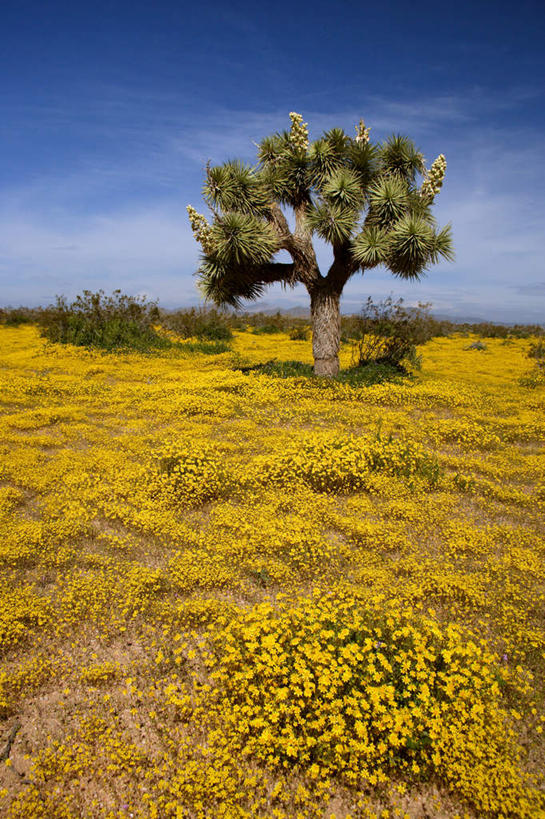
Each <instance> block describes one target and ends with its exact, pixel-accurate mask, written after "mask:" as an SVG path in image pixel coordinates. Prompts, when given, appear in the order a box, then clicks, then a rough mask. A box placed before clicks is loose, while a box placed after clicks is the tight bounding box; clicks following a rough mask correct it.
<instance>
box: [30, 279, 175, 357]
mask: <svg viewBox="0 0 545 819" xmlns="http://www.w3.org/2000/svg"><path fill="white" fill-rule="evenodd" d="M159 318H160V316H159V308H158V307H157V304H156V303H155V302H150V301H147V300H146V299H145V298H144V297H140V296H127V295H125V294H123V293H122V292H121V291H120V290H114V292H113V293H112V295H111V296H106V295H105V293H104V291H103V290H99V291H98V293H92V292H91V291H90V290H84V291H83V293H82V295H79V296H77V297H76V299H75V301H73V302H72V303H71V304H68V303H67V301H66V299H65V298H64V297H63V296H57V300H56V303H55V304H54V305H52V306H50V307H48V308H47V309H46V310H43V311H42V312H41V313H40V314H39V317H38V321H39V323H40V325H41V332H42V335H43V336H45V338H47V339H48V340H49V341H52V342H56V343H60V344H75V345H76V346H79V347H90V348H99V349H103V350H138V351H139V352H146V351H149V350H152V349H160V348H168V347H172V342H171V341H170V340H169V339H168V338H166V337H165V336H162V335H160V334H159V333H158V332H157V331H156V329H155V327H154V325H155V324H157V323H158V322H159Z"/></svg>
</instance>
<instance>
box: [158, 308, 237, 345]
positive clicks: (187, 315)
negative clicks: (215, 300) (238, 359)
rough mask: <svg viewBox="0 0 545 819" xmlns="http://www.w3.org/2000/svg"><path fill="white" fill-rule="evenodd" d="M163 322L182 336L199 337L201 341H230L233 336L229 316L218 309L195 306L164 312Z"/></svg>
mask: <svg viewBox="0 0 545 819" xmlns="http://www.w3.org/2000/svg"><path fill="white" fill-rule="evenodd" d="M161 323H162V324H163V326H164V327H167V328H168V329H169V330H172V331H173V332H174V333H176V334H177V335H179V336H181V337H182V338H198V339H199V340H201V341H229V340H230V339H231V338H233V331H232V329H231V327H230V326H229V317H228V316H227V314H225V313H221V312H220V311H218V310H213V309H210V310H206V309H203V308H198V309H195V307H192V308H191V309H190V310H176V311H175V312H172V313H163V314H162V316H161Z"/></svg>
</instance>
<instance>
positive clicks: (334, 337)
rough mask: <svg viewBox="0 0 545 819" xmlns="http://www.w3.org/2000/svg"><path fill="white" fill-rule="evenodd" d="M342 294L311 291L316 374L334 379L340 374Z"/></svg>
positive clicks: (322, 288)
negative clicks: (340, 305)
mask: <svg viewBox="0 0 545 819" xmlns="http://www.w3.org/2000/svg"><path fill="white" fill-rule="evenodd" d="M339 302H340V294H339V293H337V292H335V291H333V290H330V289H328V288H326V287H316V288H313V289H312V290H311V291H310V316H311V321H312V354H313V355H314V374H315V375H322V376H325V377H327V378H333V377H334V376H336V375H338V373H339V347H340V345H341V313H340V308H339Z"/></svg>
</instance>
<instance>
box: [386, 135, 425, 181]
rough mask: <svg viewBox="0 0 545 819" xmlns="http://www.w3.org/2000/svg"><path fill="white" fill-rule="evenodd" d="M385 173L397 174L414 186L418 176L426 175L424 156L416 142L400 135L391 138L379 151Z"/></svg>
mask: <svg viewBox="0 0 545 819" xmlns="http://www.w3.org/2000/svg"><path fill="white" fill-rule="evenodd" d="M379 156H380V165H381V169H382V171H383V172H386V173H388V174H395V175H397V176H400V177H401V178H402V179H405V180H406V181H407V182H410V183H411V184H414V181H415V178H416V174H417V173H424V172H425V170H426V166H425V164H424V156H423V154H422V153H421V152H420V151H419V150H418V148H416V147H415V144H414V142H413V141H412V140H411V139H409V138H408V137H405V136H401V135H400V134H397V135H394V136H391V137H389V138H388V139H387V140H386V142H385V143H384V144H383V145H382V146H381V148H380V151H379Z"/></svg>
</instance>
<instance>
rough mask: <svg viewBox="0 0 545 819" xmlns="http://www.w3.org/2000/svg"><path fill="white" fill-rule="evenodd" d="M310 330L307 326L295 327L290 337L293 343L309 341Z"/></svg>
mask: <svg viewBox="0 0 545 819" xmlns="http://www.w3.org/2000/svg"><path fill="white" fill-rule="evenodd" d="M309 335H310V328H309V327H306V326H305V325H302V326H296V327H293V328H292V329H291V330H290V333H289V336H290V339H291V340H292V341H308V338H309Z"/></svg>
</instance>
